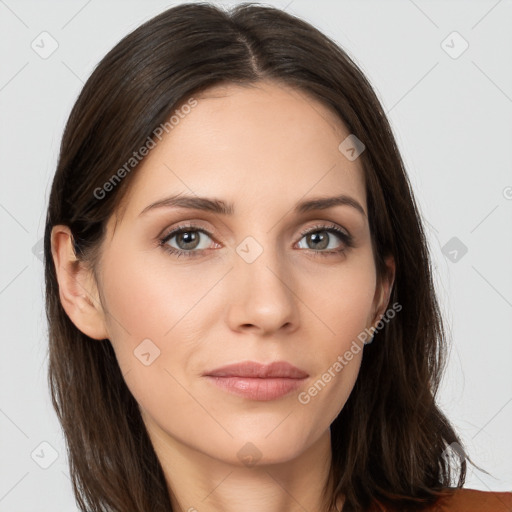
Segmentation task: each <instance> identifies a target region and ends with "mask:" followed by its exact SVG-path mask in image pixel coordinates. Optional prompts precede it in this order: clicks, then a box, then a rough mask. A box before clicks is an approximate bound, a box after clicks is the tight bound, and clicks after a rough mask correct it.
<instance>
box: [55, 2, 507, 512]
mask: <svg viewBox="0 0 512 512" xmlns="http://www.w3.org/2000/svg"><path fill="white" fill-rule="evenodd" d="M45 261H46V290H47V316H48V320H49V338H50V340H49V341H50V362H49V381H50V386H51V391H52V398H53V402H54V406H55V408H56V411H57V414H58V417H59V420H60V421H61V423H62V426H63V429H64V433H65V436H66V440H67V444H68V447H69V460H70V470H71V477H72V481H73V485H74V491H75V495H76V499H77V502H78V504H79V506H80V508H81V509H82V510H93V511H100V510H101V511H103V510H109V511H116V512H117V511H119V512H121V511H123V512H125V511H169V510H173V511H189V512H192V511H199V512H203V511H217V510H223V511H231V510H241V509H242V510H244V511H253V510H254V511H256V510H258V511H260V510H265V511H267V512H277V511H280V512H282V511H295V510H311V511H313V510H314V511H321V512H326V511H332V510H343V511H345V512H346V511H350V510H358V511H363V510H365V511H366V510H459V509H463V510H471V508H470V507H471V506H474V507H476V508H474V510H493V511H496V510H509V509H510V507H511V504H512V493H484V492H480V491H471V490H462V489H461V488H462V485H463V483H464V478H465V472H466V461H465V458H466V457H465V455H464V451H463V449H462V447H461V441H460V440H459V438H458V437H457V435H456V433H455V431H454V429H453V427H452V426H451V424H450V422H449V421H448V419H447V418H446V417H445V416H444V414H443V413H442V412H441V411H440V410H439V408H438V407H437V405H436V403H435V394H436V391H437V387H438V384H439V379H440V372H441V369H442V365H443V361H444V359H443V357H444V350H445V340H444V332H443V324H442V319H441V316H440V312H439V307H438V303H437V301H436V297H435V293H434V289H433V284H432V278H431V273H430V262H429V256H428V249H427V244H426V240H425V235H424V231H423V228H422V225H421V221H420V218H419V214H418V210H417V207H416V204H415V201H414V197H413V193H412V191H411V189H410V185H409V182H408V179H407V176H406V173H405V170H404V166H403V162H402V160H401V157H400V155H399V152H398V150H397V147H396V144H395V141H394V139H393V135H392V132H391V129H390V127H389V124H388V122H387V120H386V117H385V115H384V113H383V111H382V107H381V106H380V104H379V102H378V100H377V98H376V96H375V94H374V92H373V90H372V88H371V86H370V84H369V83H368V81H367V80H366V78H365V77H364V76H363V74H362V73H361V71H360V70H359V69H358V68H357V66H356V65H355V64H354V63H353V62H352V61H351V60H350V58H349V57H348V56H347V55H346V54H345V53H344V52H343V51H342V50H341V49H340V48H339V47H337V46H336V45H335V44H334V43H333V42H332V41H330V40H329V39H328V38H326V37H325V36H324V35H323V34H321V33H320V32H319V31H318V30H316V29H315V28H313V27H312V26H311V25H309V24H307V23H305V22H304V21H301V20H299V19H297V18H295V17H293V16H291V15H289V14H286V13H284V12H282V11H280V10H278V9H274V8H270V7H262V6H258V5H250V4H249V5H245V4H244V5H239V6H238V7H236V8H234V9H233V10H232V11H231V12H229V13H228V12H224V11H223V10H221V9H218V8H216V7H214V6H212V5H209V4H182V5H180V6H177V7H174V8H171V9H169V10H167V11H165V12H164V13H162V14H160V15H159V16H157V17H155V18H153V19H152V20H150V21H148V22H146V23H145V24H143V25H142V26H141V27H139V28H138V29H136V30H135V31H134V32H132V33H131V34H129V35H128V36H126V37H125V38H124V39H123V40H122V41H121V42H120V43H119V44H117V45H116V46H115V47H114V48H113V49H112V50H111V51H110V52H109V53H108V54H107V55H106V57H105V58H104V59H103V60H102V61H101V62H100V64H99V65H98V67H97V68H96V70H95V71H94V73H93V74H92V76H91V77H90V78H89V80H88V81H87V83H86V84H85V86H84V88H83V91H82V93H81V95H80V97H79V98H78V100H77V102H76V105H75V106H74V108H73V111H72V113H71V115H70V118H69V121H68V123H67V126H66V129H65V133H64V135H63V140H62V147H61V153H60V158H59V163H58V168H57V171H56V174H55V178H54V182H53V186H52V190H51V196H50V201H49V209H48V215H47V223H46V231H45ZM450 454H451V455H450ZM453 483H455V487H452V485H453Z"/></svg>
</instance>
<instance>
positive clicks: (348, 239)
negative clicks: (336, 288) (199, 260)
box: [158, 224, 354, 258]
mask: <svg viewBox="0 0 512 512" xmlns="http://www.w3.org/2000/svg"><path fill="white" fill-rule="evenodd" d="M321 231H326V232H328V233H334V234H336V235H338V236H339V238H340V239H341V241H342V242H343V244H344V247H343V248H342V249H336V250H331V251H315V250H314V249H309V250H310V251H312V252H313V256H326V257H327V256H335V255H339V254H343V253H344V252H345V251H347V250H348V249H350V248H352V247H354V242H353V238H352V236H351V235H349V234H348V233H345V232H344V231H342V230H341V229H340V228H338V227H337V226H336V225H335V224H329V225H316V226H313V227H310V228H308V229H306V230H304V231H302V232H301V234H300V236H301V239H302V238H303V237H304V236H306V235H310V234H313V233H317V232H321ZM187 232H200V233H204V234H205V235H207V236H209V237H210V238H212V235H211V234H210V233H208V231H206V230H204V229H203V228H201V227H199V226H196V225H194V224H189V225H181V226H178V227H177V228H175V229H173V230H172V231H171V232H169V233H167V234H166V235H165V236H164V237H163V238H160V239H159V243H158V245H159V246H160V247H162V249H163V250H164V251H166V252H167V253H169V254H172V255H173V256H176V257H177V258H179V257H180V256H186V257H189V258H190V257H192V258H194V257H197V256H200V254H201V252H203V251H206V250H208V249H200V250H190V251H184V250H182V249H176V248H174V247H171V246H169V245H168V244H167V242H168V241H169V240H171V238H174V237H175V236H177V235H179V234H181V233H187Z"/></svg>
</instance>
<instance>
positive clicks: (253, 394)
mask: <svg viewBox="0 0 512 512" xmlns="http://www.w3.org/2000/svg"><path fill="white" fill-rule="evenodd" d="M207 378H208V380H209V381H210V382H211V383H213V384H215V385H216V386H218V387H220V388H222V389H224V390H225V391H228V392H229V393H233V394H235V395H239V396H243V397H244V398H248V399H250V400H261V401H266V400H276V399H277V398H281V397H283V396H285V395H288V394H289V393H291V392H292V391H294V390H295V389H297V388H298V387H299V386H300V385H301V384H302V382H303V381H304V379H289V378H278V377H272V378H266V379H260V378H253V377H213V376H207Z"/></svg>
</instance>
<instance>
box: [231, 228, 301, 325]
mask: <svg viewBox="0 0 512 512" xmlns="http://www.w3.org/2000/svg"><path fill="white" fill-rule="evenodd" d="M274 238H275V237H274V234H273V232H272V231H270V232H267V233H262V234H258V235H254V236H248V237H246V238H245V239H244V240H242V242H241V243H239V244H238V246H237V247H236V263H235V269H234V273H233V279H234V282H235V288H236V290H234V296H233V301H232V304H236V306H234V307H235V308H236V311H237V314H236V321H237V322H238V323H240V324H244V325H245V324H252V325H254V326H257V327H260V328H262V329H264V330H274V329H278V328H279V327H281V326H282V325H284V324H287V323H292V322H294V321H295V313H296V304H295V301H296V298H295V296H294V293H293V291H292V290H293V282H292V274H293V272H292V271H291V267H290V263H288V262H287V261H286V255H285V254H284V253H283V252H282V251H281V249H282V246H281V244H279V243H278V242H277V241H276V240H274Z"/></svg>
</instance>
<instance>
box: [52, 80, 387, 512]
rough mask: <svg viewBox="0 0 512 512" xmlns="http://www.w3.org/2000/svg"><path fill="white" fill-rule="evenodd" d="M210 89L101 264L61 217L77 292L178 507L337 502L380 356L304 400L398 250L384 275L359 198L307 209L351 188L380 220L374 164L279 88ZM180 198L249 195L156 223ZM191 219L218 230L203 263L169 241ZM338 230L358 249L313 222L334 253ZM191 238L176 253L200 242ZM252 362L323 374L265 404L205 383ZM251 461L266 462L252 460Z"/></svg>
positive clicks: (123, 213) (330, 117) (61, 240)
mask: <svg viewBox="0 0 512 512" xmlns="http://www.w3.org/2000/svg"><path fill="white" fill-rule="evenodd" d="M196 99H197V101H198V104H197V106H196V107H195V108H193V109H192V111H191V112H190V113H189V114H188V115H187V116H185V117H184V118H183V119H181V120H180V122H179V124H178V125H177V126H176V127H175V128H174V129H173V130H172V131H171V132H170V133H169V134H167V135H165V136H164V138H163V139H162V141H161V142H159V143H158V144H157V146H156V147H155V148H154V149H152V150H151V152H150V153H149V155H148V156H147V158H146V159H145V160H144V161H143V162H142V163H141V166H140V167H139V168H138V169H137V171H136V172H137V175H136V176H134V181H133V182H132V183H131V187H130V190H129V193H128V195H127V196H126V198H125V201H124V202H123V205H122V208H121V209H120V210H119V211H118V212H117V214H116V215H115V216H113V217H112V218H111V219H110V221H109V223H108V226H107V235H106V238H105V241H104V244H103V247H102V253H101V260H100V263H99V268H97V269H96V272H95V274H94V273H93V272H92V271H91V270H88V269H87V267H86V266H85V265H82V264H81V263H79V262H77V261H76V259H75V257H74V254H73V251H72V246H71V243H70V237H69V229H68V228H67V227H66V226H62V225H61V226H55V227H54V229H53V232H52V253H53V257H54V261H55V265H56V268H57V274H58V279H59V288H60V296H61V301H62V304H63V306H64V308H65V310H66V312H67V314H68V315H69V317H70V318H71V320H72V321H73V322H74V324H75V325H76V326H77V327H78V329H80V330H81V331H82V332H84V333H85V334H87V335H88V336H90V337H91V338H93V339H95V340H102V339H105V338H108V339H109V340H110V342H111V343H112V345H113V347H114V350H115V353H116V356H117V358H118V361H119V365H120V368H121V370H122V372H123V375H124V377H125V380H126V383H127V385H128V387H129V389H130V391H131V392H132V393H133V395H134V397H135V398H136V400H137V402H138V403H139V406H140V410H141V414H142V416H143V419H144V422H145V424H146V426H147V429H148V433H149V435H150V438H151V440H152V442H153V444H154V447H155V450H156V453H157V455H158V457H159V459H160V460H161V463H162V466H163V468H164V472H165V475H166V478H167V481H168V484H169V488H170V489H171V488H172V499H173V505H174V507H175V509H176V510H182V511H190V512H192V511H193V510H197V511H198V512H209V511H214V510H223V511H226V512H231V511H235V510H236V511H239V510H240V509H241V507H242V509H243V510H244V511H246V512H251V511H261V510H266V511H267V512H283V511H295V510H304V509H306V510H322V508H321V507H322V505H321V500H320V493H321V490H322V487H323V485H324V484H325V481H326V478H327V475H328V470H329V466H330V457H331V453H330V431H329V426H330V424H331V423H332V421H333V420H334V418H335V417H336V416H337V415H338V413H339V412H340V410H341V409H342V407H343V405H344V404H345V402H346V400H347V398H348V396H349V395H350V392H351V391H352V388H353V385H354V383H355V380H356V378H357V375H358V372H359V367H360V363H361V358H362V356H363V352H364V350H360V351H359V352H358V353H357V354H354V356H353V359H352V360H351V361H350V362H349V363H348V364H347V365H346V366H344V368H343V369H342V370H341V371H340V372H338V373H336V376H335V377H333V378H332V380H331V381H330V382H329V383H327V384H326V386H325V387H324V388H323V389H322V390H321V391H320V392H318V394H317V395H316V396H314V397H311V400H310V401H309V403H307V404H301V403H300V402H299V400H298V394H299V392H302V391H306V390H307V389H308V388H310V386H312V384H313V383H314V382H316V381H318V379H319V378H320V376H321V375H322V374H323V373H324V372H326V371H327V369H328V368H329V367H332V365H333V364H334V363H335V361H336V360H337V358H338V356H340V355H343V354H344V353H345V352H346V351H347V350H348V349H349V348H350V346H351V343H352V342H353V341H354V340H355V339H357V336H358V334H360V333H361V332H362V331H364V329H365V328H370V327H371V326H375V325H376V324H377V322H378V321H379V319H380V317H381V315H382V314H384V312H385V310H386V308H387V307H388V300H389V294H390V291H391V287H392V283H393V280H394V272H395V267H394V262H393V260H392V258H390V259H388V261H387V263H388V268H389V273H388V276H386V278H385V279H383V281H382V282H381V283H379V282H378V280H377V276H376V269H375V264H374V255H373V253H372V245H371V238H370V229H369V225H368V219H367V216H365V215H362V214H361V213H359V212H358V211H357V210H356V209H355V208H353V207H351V206H347V205H342V206H334V207H332V208H329V209H327V210H316V211H310V212H307V213H303V214H296V213H294V211H293V207H294V206H295V204H296V203H297V202H299V201H302V200H306V199H311V198H313V197H315V198H316V197H330V196H335V195H339V194H347V195H349V196H351V197H353V198H354V199H355V200H357V201H358V202H359V203H360V204H361V206H362V207H363V209H364V211H365V213H367V206H366V190H365V185H364V175H363V169H362V167H361V164H360V162H359V160H358V159H356V160H355V161H349V160H348V159H347V158H346V157H345V156H344V155H343V154H342V153H341V152H340V151H339V150H338V146H339V144H340V142H341V141H342V140H344V139H345V137H347V136H348V135H349V132H348V131H347V129H346V128H345V127H344V126H343V124H342V123H341V121H340V120H339V119H338V117H337V116H335V115H334V113H333V112H331V111H330V110H328V109H327V108H326V107H325V106H323V105H322V104H321V103H319V102H318V101H316V100H314V99H313V98H311V97H309V96H306V95H305V94H304V93H303V92H299V91H297V90H295V89H291V88H288V87H285V86H282V85H277V84H275V83H272V82H259V83H258V84H257V85H256V86H255V85H252V86H250V87H249V86H243V87H242V86H238V85H224V86H217V87H215V88H213V89H209V90H208V91H206V92H205V93H203V94H202V95H200V96H196ZM177 193H184V194H189V195H192V196H196V195H197V196H206V197H209V198H217V199H222V200H224V201H226V202H232V203H233V205H234V213H233V215H230V216H229V215H221V214H217V213H212V212H206V211H199V210H187V209H183V208H180V209H177V208H155V209H152V210H150V211H147V212H146V213H144V214H142V215H139V214H140V213H141V211H142V210H144V208H146V207H147V206H148V205H150V204H151V203H154V202H155V201H158V200H160V199H163V198H165V197H167V196H170V195H172V194H177ZM184 222H193V223H194V224H196V225H197V226H198V227H199V228H201V229H204V230H205V231H207V232H208V233H210V234H211V235H207V234H203V233H200V235H199V236H200V237H201V238H200V242H199V244H198V245H197V248H195V249H192V250H194V251H196V253H197V254H198V255H197V256H195V257H187V256H186V255H183V256H180V257H179V258H178V257H176V256H175V255H172V254H169V253H167V252H166V251H165V250H164V248H163V247H161V246H159V245H158V240H159V237H160V238H162V237H163V236H165V235H166V234H167V233H168V232H170V231H171V228H175V227H177V226H178V225H181V224H183V223H184ZM331 224H335V225H336V226H338V227H339V228H340V229H341V230H343V231H345V232H348V233H349V234H351V235H352V237H353V240H354V247H346V246H345V243H344V242H343V240H342V239H340V238H338V235H336V234H335V233H329V232H326V231H322V228H320V229H316V230H313V229H312V232H317V233H318V234H323V235H324V237H325V236H328V237H329V245H328V247H327V248H325V246H323V245H321V244H320V245H319V247H320V249H315V248H316V247H317V246H318V244H319V243H320V242H318V241H317V242H316V244H317V245H315V242H312V241H308V239H309V238H310V237H309V236H304V235H301V232H303V231H304V230H306V229H308V228H314V227H315V226H317V225H320V226H322V227H323V226H327V227H329V226H330V225H331ZM196 233H197V232H196ZM247 237H252V238H251V239H249V242H248V241H247V240H246V238H247ZM179 238H180V237H179V236H175V237H174V238H173V239H171V240H169V241H168V242H167V245H171V246H172V247H174V248H181V249H182V250H183V247H187V246H186V241H181V245H180V242H179ZM254 241H256V242H257V243H254ZM188 242H189V244H190V239H189V240H188ZM246 243H248V245H245V244H246ZM192 245H193V244H192ZM189 246H190V245H189ZM258 246H259V247H260V248H261V249H262V252H261V254H260V255H259V256H258V257H257V258H256V259H255V261H253V262H251V263H248V262H247V260H246V259H244V257H242V256H241V254H245V253H243V252H237V247H238V248H246V249H248V253H247V254H251V255H254V254H255V252H254V251H256V250H257V248H258ZM343 247H346V250H345V252H344V253H337V254H336V253H334V252H333V253H332V254H329V255H326V256H323V255H322V254H319V253H320V252H321V251H323V252H324V253H325V252H327V251H335V250H336V249H339V248H343ZM185 250H186V249H185ZM189 250H190V249H189ZM201 250H202V252H200V251H201ZM315 253H316V255H315ZM95 276H96V277H95ZM96 278H97V279H96ZM145 339H150V340H151V343H153V344H154V345H148V346H149V347H150V353H152V354H154V353H156V352H155V349H154V348H151V347H154V346H156V347H158V350H159V351H160V354H159V356H158V357H156V359H154V361H152V363H151V364H149V365H145V364H143V363H142V362H141V361H140V360H139V359H138V358H137V357H135V355H134V350H135V351H136V350H137V347H138V346H139V345H140V343H141V342H142V340H145ZM93 342H96V341H91V343H93ZM100 342H101V341H98V343H100ZM146 343H147V342H146ZM146 358H147V357H146ZM249 360H250V361H258V362H261V363H268V362H272V361H288V362H290V363H292V364H293V365H295V366H297V367H298V368H300V369H302V370H304V371H306V372H307V373H308V374H309V377H308V378H307V379H305V381H304V382H303V384H301V387H300V388H299V389H298V390H296V391H293V392H292V393H290V394H289V395H286V396H284V397H281V398H279V399H276V400H270V401H255V400H250V399H247V398H243V397H240V396H236V395H233V394H230V393H227V392H226V391H224V390H222V389H220V388H218V387H216V386H213V385H212V384H211V383H210V382H207V380H206V379H205V378H204V377H203V376H202V374H203V372H204V371H206V370H211V369H213V368H218V367H220V366H223V365H226V364H230V363H236V362H241V361H249ZM248 443H251V444H248ZM240 450H242V451H241V452H240ZM247 454H249V455H252V456H253V460H255V459H258V460H257V463H256V464H255V465H248V464H247V459H245V462H244V460H243V455H247Z"/></svg>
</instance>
